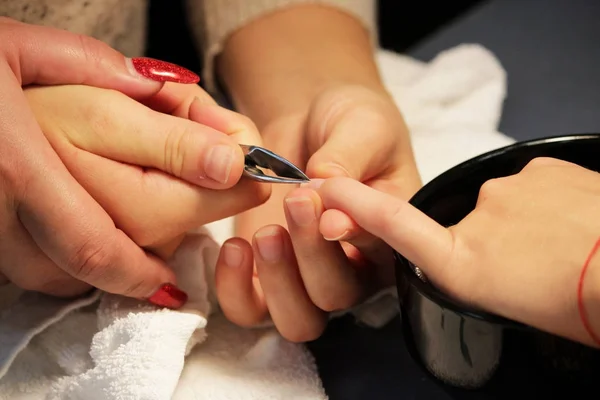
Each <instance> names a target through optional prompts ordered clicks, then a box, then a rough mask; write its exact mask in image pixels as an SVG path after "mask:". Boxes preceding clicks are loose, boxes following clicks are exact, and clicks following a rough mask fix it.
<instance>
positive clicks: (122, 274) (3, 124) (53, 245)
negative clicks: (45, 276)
mask: <svg viewBox="0 0 600 400" xmlns="http://www.w3.org/2000/svg"><path fill="white" fill-rule="evenodd" d="M0 43H2V44H3V45H2V48H1V49H0V87H2V90H1V91H0V202H1V203H2V211H1V214H0V254H1V255H2V256H1V257H0V270H1V271H2V272H5V271H8V270H12V271H15V270H14V266H15V265H19V266H23V265H31V266H34V265H36V266H40V268H41V269H49V270H53V269H56V268H58V269H59V270H60V271H63V273H62V274H59V275H55V278H56V282H53V283H48V285H49V286H48V289H47V290H46V287H45V285H46V284H43V285H42V286H38V284H39V281H38V280H37V279H33V278H31V277H29V276H28V277H24V278H23V279H25V280H24V281H23V282H22V286H23V287H25V288H28V289H33V290H40V291H44V292H49V293H54V290H53V289H51V288H56V287H60V286H61V285H60V283H61V280H67V281H69V282H70V281H71V278H70V277H76V278H78V279H79V280H81V281H83V282H85V283H86V284H89V285H92V286H96V287H99V288H102V289H104V290H107V291H109V292H113V293H119V294H124V295H129V296H132V297H138V298H147V297H149V296H151V295H152V294H153V293H155V292H156V290H157V289H158V288H159V287H162V285H163V284H164V283H165V282H172V280H173V279H174V277H173V274H172V272H171V271H170V270H169V269H168V268H167V266H166V265H165V264H164V263H163V262H162V261H160V260H159V259H158V258H157V257H154V256H153V255H151V254H149V253H146V252H144V251H143V250H142V249H141V248H140V247H139V246H137V245H136V244H135V243H134V242H133V241H132V240H131V239H130V238H129V237H127V235H126V234H125V233H124V232H123V231H122V230H120V229H119V228H117V227H116V226H115V224H114V222H113V221H112V219H111V218H110V216H109V215H108V214H107V212H106V211H105V210H104V209H103V208H102V207H101V206H100V205H99V204H98V203H97V202H96V201H95V200H94V199H93V197H92V196H91V195H90V194H89V193H87V192H86V191H85V189H84V188H83V187H82V186H81V185H80V184H79V183H78V182H77V181H76V180H75V178H74V177H73V176H72V175H71V174H70V173H69V170H68V169H67V168H66V167H65V165H64V164H63V163H62V161H61V159H60V158H59V157H58V155H57V154H56V152H55V151H54V149H53V148H52V146H51V145H50V143H49V142H48V140H47V139H46V138H45V137H44V134H43V133H42V131H41V129H40V127H39V125H38V124H37V122H36V120H35V116H34V114H33V112H32V110H31V109H30V107H29V104H28V102H27V99H26V98H25V95H24V94H23V87H27V86H32V85H62V84H82V85H87V86H95V87H100V88H106V89H112V90H116V91H119V92H122V93H124V94H125V95H128V96H130V97H132V98H135V99H146V98H151V97H153V96H154V95H155V94H156V93H157V92H159V91H160V90H161V88H162V86H163V82H164V80H165V79H166V78H165V77H164V76H157V75H156V74H155V75H154V80H152V79H148V78H147V76H148V75H152V74H151V71H149V70H145V71H142V72H140V69H138V68H137V67H136V64H135V60H128V59H126V58H125V57H124V56H123V55H122V54H120V53H118V52H117V51H115V50H113V49H111V48H110V47H109V46H107V45H106V44H104V43H102V42H100V41H97V40H95V39H92V38H89V37H85V36H81V35H77V34H73V33H69V32H66V31H61V30H57V29H52V28H48V27H42V26H35V25H27V24H23V23H20V22H17V21H14V20H11V19H8V18H0ZM138 61H139V60H138ZM138 66H139V65H138ZM163 66H164V64H163ZM171 67H172V65H171ZM143 72H145V74H144V73H143ZM9 279H11V278H9ZM6 280H7V279H6V277H4V276H2V274H1V273H0V281H3V282H6ZM0 283H1V282H0ZM84 286H85V285H84V284H81V285H80V286H79V287H77V288H74V287H71V292H70V291H69V290H65V291H62V290H61V291H59V293H55V294H60V295H65V296H68V295H70V294H76V293H79V292H80V291H81V290H83V289H84Z"/></svg>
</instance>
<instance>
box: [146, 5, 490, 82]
mask: <svg viewBox="0 0 600 400" xmlns="http://www.w3.org/2000/svg"><path fill="white" fill-rule="evenodd" d="M248 1H252V0H248ZM477 3H481V0H450V1H439V2H432V1H410V2H407V1H400V0H382V1H379V3H378V5H379V13H378V23H379V34H380V45H381V46H382V47H384V48H386V49H390V50H395V51H400V52H404V51H406V50H407V49H408V48H410V47H411V46H413V45H415V44H416V43H418V42H419V41H420V40H422V39H424V38H425V37H427V36H428V35H430V34H431V33H432V32H434V31H435V30H436V29H438V28H439V27H441V26H443V25H445V24H448V23H449V22H451V21H452V20H453V19H454V18H456V17H457V16H458V15H460V14H461V13H463V12H464V11H465V10H467V9H469V7H472V6H474V5H476V4H477ZM407 4H410V12H408V11H407ZM185 20H186V18H185V9H184V6H183V2H182V1H181V0H170V1H164V0H151V1H150V22H149V23H150V29H149V30H148V31H149V33H148V48H147V53H148V56H149V57H155V58H159V59H163V60H168V61H171V62H174V63H176V64H179V65H182V66H185V67H187V68H189V69H191V70H193V71H200V67H201V62H200V60H199V59H198V54H197V52H192V51H189V49H190V48H192V47H191V46H193V41H192V39H191V34H190V29H189V27H188V25H187V24H182V23H181V21H185ZM173 43H178V44H179V45H178V46H173Z"/></svg>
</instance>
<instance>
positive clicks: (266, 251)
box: [254, 227, 283, 263]
mask: <svg viewBox="0 0 600 400" xmlns="http://www.w3.org/2000/svg"><path fill="white" fill-rule="evenodd" d="M254 240H255V241H256V246H257V247H258V252H259V254H260V257H261V258H262V259H263V260H264V261H267V262H271V263H275V262H278V261H279V260H280V259H281V255H282V254H283V239H282V237H281V233H280V232H279V229H278V228H276V227H267V228H263V229H261V230H259V231H258V232H257V233H256V234H255V235H254Z"/></svg>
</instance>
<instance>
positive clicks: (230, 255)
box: [223, 243, 244, 268]
mask: <svg viewBox="0 0 600 400" xmlns="http://www.w3.org/2000/svg"><path fill="white" fill-rule="evenodd" d="M223 259H224V261H225V264H227V266H228V267H231V268H238V267H239V266H240V265H242V261H243V259H244V253H243V252H242V249H241V248H240V246H236V245H235V244H233V243H224V244H223Z"/></svg>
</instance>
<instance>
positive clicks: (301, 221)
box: [285, 196, 317, 226]
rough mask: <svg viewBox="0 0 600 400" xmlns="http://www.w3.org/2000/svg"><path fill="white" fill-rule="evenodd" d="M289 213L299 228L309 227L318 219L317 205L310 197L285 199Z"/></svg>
mask: <svg viewBox="0 0 600 400" xmlns="http://www.w3.org/2000/svg"><path fill="white" fill-rule="evenodd" d="M285 204H286V205H287V208H288V211H289V212H290V216H291V217H292V220H294V223H295V224H296V225H298V226H307V225H310V224H312V223H313V222H314V221H315V220H316V219H317V214H316V212H315V204H314V202H313V201H312V199H311V198H310V197H307V196H302V197H290V198H287V199H285Z"/></svg>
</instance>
